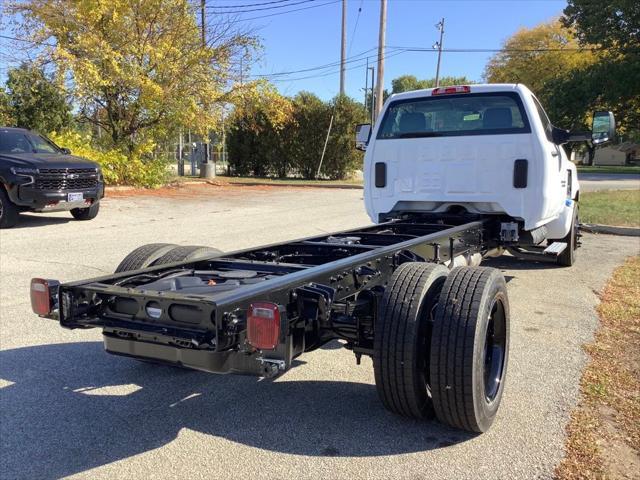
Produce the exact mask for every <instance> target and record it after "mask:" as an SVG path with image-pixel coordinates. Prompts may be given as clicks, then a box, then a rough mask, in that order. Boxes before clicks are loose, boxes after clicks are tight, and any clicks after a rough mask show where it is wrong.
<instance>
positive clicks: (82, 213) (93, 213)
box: [71, 202, 100, 220]
mask: <svg viewBox="0 0 640 480" xmlns="http://www.w3.org/2000/svg"><path fill="white" fill-rule="evenodd" d="M99 210H100V202H93V204H92V205H91V206H90V207H87V208H74V209H73V210H71V215H73V218H75V219H76V220H93V219H94V218H96V217H97V216H98V211H99Z"/></svg>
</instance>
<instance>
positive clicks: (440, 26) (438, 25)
mask: <svg viewBox="0 0 640 480" xmlns="http://www.w3.org/2000/svg"><path fill="white" fill-rule="evenodd" d="M436 28H437V29H438V30H440V41H439V42H436V43H435V45H434V46H433V48H437V49H438V66H437V67H436V88H438V87H439V86H440V58H441V57H442V39H443V38H444V18H443V19H442V20H440V21H439V22H438V23H436Z"/></svg>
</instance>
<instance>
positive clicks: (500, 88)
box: [389, 83, 531, 100]
mask: <svg viewBox="0 0 640 480" xmlns="http://www.w3.org/2000/svg"><path fill="white" fill-rule="evenodd" d="M453 86H457V85H441V86H440V87H439V88H446V87H453ZM467 86H468V87H470V88H471V93H489V92H508V91H517V92H521V93H531V90H529V89H528V88H527V87H526V86H525V85H523V84H521V83H478V84H475V83H472V84H469V85H467ZM434 90H435V88H425V89H422V90H412V91H410V92H403V93H394V94H392V95H390V96H389V99H393V100H403V99H408V98H418V97H424V96H430V95H431V92H433V91H434Z"/></svg>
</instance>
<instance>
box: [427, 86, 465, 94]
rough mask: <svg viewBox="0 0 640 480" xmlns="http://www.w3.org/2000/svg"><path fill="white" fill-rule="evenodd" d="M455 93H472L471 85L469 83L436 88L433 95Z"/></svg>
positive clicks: (432, 92)
mask: <svg viewBox="0 0 640 480" xmlns="http://www.w3.org/2000/svg"><path fill="white" fill-rule="evenodd" d="M454 93H471V87H470V86H468V85H456V86H454V87H441V88H434V89H433V90H432V91H431V95H451V94H454Z"/></svg>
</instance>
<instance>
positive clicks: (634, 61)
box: [553, 0, 640, 140]
mask: <svg viewBox="0 0 640 480" xmlns="http://www.w3.org/2000/svg"><path fill="white" fill-rule="evenodd" d="M562 22H563V24H564V25H566V26H569V27H571V28H574V29H575V30H576V32H577V36H578V39H579V40H580V43H581V44H583V45H586V44H594V45H598V46H599V47H601V48H603V49H604V51H603V52H602V54H601V55H600V56H599V59H598V61H597V62H596V63H593V64H592V65H589V66H588V67H586V68H584V69H581V70H579V71H576V72H572V74H571V75H569V76H568V77H567V78H565V79H562V81H559V82H558V86H557V88H558V89H560V90H562V91H564V92H568V93H569V94H571V95H572V96H574V97H575V99H576V101H577V102H578V105H580V107H579V108H581V109H587V110H594V109H607V110H612V111H613V112H614V113H615V114H616V118H617V120H618V124H619V129H618V131H619V132H620V133H622V134H623V135H624V136H626V137H628V138H631V139H635V140H640V3H638V2H637V1H636V0H611V1H609V2H600V3H598V2H593V1H591V0H569V1H568V5H567V7H566V8H565V10H564V17H563V18H562ZM553 101H554V102H555V103H558V104H559V106H558V108H559V109H562V110H563V111H565V112H567V111H570V109H571V105H570V104H569V102H568V100H567V99H566V98H560V97H559V98H555V99H554V100H553Z"/></svg>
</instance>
